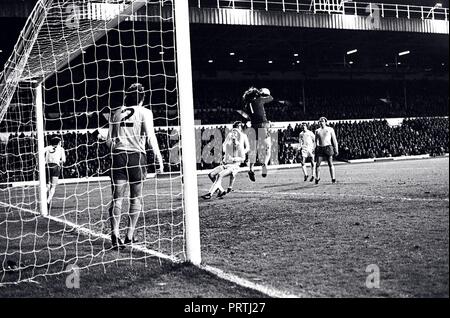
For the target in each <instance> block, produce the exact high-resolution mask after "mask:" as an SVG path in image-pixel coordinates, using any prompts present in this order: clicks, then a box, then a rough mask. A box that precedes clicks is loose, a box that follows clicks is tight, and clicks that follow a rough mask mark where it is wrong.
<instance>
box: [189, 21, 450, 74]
mask: <svg viewBox="0 0 450 318" xmlns="http://www.w3.org/2000/svg"><path fill="white" fill-rule="evenodd" d="M191 36H192V58H193V68H194V70H195V69H197V70H206V71H207V70H244V71H260V72H261V71H270V70H279V71H285V70H299V71H302V70H303V71H308V70H309V71H315V70H318V69H320V68H327V69H330V68H331V69H333V68H335V69H339V68H341V69H342V68H343V65H344V59H345V62H346V63H348V62H350V61H351V62H353V67H354V68H355V69H357V68H359V69H365V70H374V69H380V68H384V67H386V64H388V66H395V60H396V59H397V62H400V63H402V62H403V63H402V64H401V65H402V67H408V68H409V69H415V70H417V71H425V70H430V69H431V70H433V71H437V72H441V71H444V72H448V65H447V64H448V54H449V41H448V35H431V34H417V33H399V32H374V31H367V32H364V31H345V30H328V29H314V30H312V29H298V28H279V27H254V26H251V27H245V26H224V25H221V26H217V25H216V26H211V25H208V26H206V25H192V26H191ZM354 49H357V50H358V51H357V52H356V53H354V54H351V55H348V56H347V52H348V51H351V50H354ZM403 51H410V54H408V55H406V56H398V53H400V52H403ZM230 53H233V54H232V55H230ZM208 61H213V62H212V63H211V62H208ZM269 61H272V63H269ZM298 61H299V62H298ZM442 63H444V65H442Z"/></svg>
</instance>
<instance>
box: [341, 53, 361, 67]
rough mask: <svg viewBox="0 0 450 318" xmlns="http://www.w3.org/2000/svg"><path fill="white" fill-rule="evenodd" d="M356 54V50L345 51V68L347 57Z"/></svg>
mask: <svg viewBox="0 0 450 318" xmlns="http://www.w3.org/2000/svg"><path fill="white" fill-rule="evenodd" d="M357 52H358V49H353V50H350V51H347V53H346V54H345V55H344V67H347V55H352V54H355V53H357ZM349 64H350V65H351V64H353V62H352V63H349Z"/></svg>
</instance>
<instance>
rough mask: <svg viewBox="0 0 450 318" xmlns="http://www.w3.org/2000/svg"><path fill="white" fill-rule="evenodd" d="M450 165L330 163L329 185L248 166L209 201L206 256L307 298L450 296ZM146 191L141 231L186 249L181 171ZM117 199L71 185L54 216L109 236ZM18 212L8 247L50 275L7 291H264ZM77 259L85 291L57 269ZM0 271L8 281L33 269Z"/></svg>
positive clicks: (152, 244) (1, 247)
mask: <svg viewBox="0 0 450 318" xmlns="http://www.w3.org/2000/svg"><path fill="white" fill-rule="evenodd" d="M448 166H449V159H448V158H436V159H426V160H414V161H389V162H378V163H365V164H340V165H337V166H336V172H337V178H338V183H337V184H331V182H330V179H329V174H328V169H327V167H326V166H323V167H322V170H321V171H322V180H321V182H320V184H319V185H315V184H313V183H310V182H304V181H303V175H302V172H301V170H300V169H283V170H277V171H269V175H268V177H267V178H262V177H261V176H260V175H258V174H257V182H256V183H252V182H251V181H249V180H248V178H247V175H246V173H240V174H239V175H238V178H237V181H236V185H235V191H234V192H232V193H231V194H229V195H227V196H225V197H224V198H223V199H217V198H215V197H214V198H213V199H211V200H209V201H203V200H202V199H199V200H200V230H201V245H202V259H203V262H204V264H206V265H210V266H213V267H215V268H219V269H221V270H222V271H224V272H226V273H230V274H233V275H235V276H237V277H240V278H242V279H243V280H246V281H250V282H254V283H255V284H258V285H261V286H267V287H270V288H273V289H275V290H278V291H281V292H283V293H287V294H291V295H296V296H299V297H448V295H449V291H448V288H449V287H448V274H449V267H448V248H449V216H448V212H449V199H448V196H449V183H448V182H449V181H448V177H449V167H448ZM308 170H309V169H308ZM198 182H199V191H200V192H201V193H199V194H202V193H203V192H206V190H207V189H208V188H209V186H210V181H209V179H208V178H207V176H199V177H198ZM226 183H227V180H225V184H224V186H225V187H226V186H227V184H226ZM146 189H147V191H145V193H146V195H145V198H144V201H145V203H144V205H145V207H146V208H145V211H146V212H145V213H144V217H141V218H140V221H139V228H138V229H137V232H138V237H139V238H140V240H141V241H145V244H146V246H147V247H148V248H151V249H154V250H157V251H160V252H163V253H169V254H174V255H176V256H180V255H182V254H183V253H184V250H183V243H184V239H183V226H182V225H183V219H182V212H181V210H182V195H183V194H182V191H181V178H173V179H166V180H158V179H149V180H148V181H147V184H146ZM156 189H157V192H158V194H159V196H155V193H156ZM33 191H35V189H30V188H29V189H27V190H23V189H17V193H14V191H11V192H10V193H11V194H12V195H13V197H1V198H0V201H3V202H9V203H10V204H11V205H15V204H16V203H17V202H24V201H26V198H27V197H30V198H32V197H33V195H32V192H33ZM30 192H31V194H30ZM0 193H1V192H0ZM1 195H2V196H5V193H2V194H1ZM24 198H25V200H24ZM5 200H6V201H5ZM109 200H110V188H109V184H108V183H107V182H98V183H89V185H87V183H79V184H75V185H74V184H67V185H63V184H61V185H59V187H58V188H57V193H56V194H55V202H54V205H53V207H52V211H51V214H52V215H54V216H58V217H59V218H62V219H66V220H68V221H70V222H73V223H76V224H79V225H80V224H83V226H84V227H88V228H89V229H90V230H92V231H93V232H95V233H103V234H107V233H108V231H109V223H108V222H107V216H108V211H107V208H108V206H107V203H108V202H109ZM32 206H33V202H31V200H30V202H29V208H30V209H32ZM19 211H20V210H18V209H15V208H12V209H11V208H9V209H7V208H4V207H0V251H1V252H2V253H4V252H5V251H8V252H9V253H12V254H11V255H8V257H9V258H15V261H16V262H20V263H24V264H25V265H26V266H27V265H28V264H30V266H29V268H28V272H30V271H33V274H34V275H36V274H38V273H41V272H42V274H43V275H44V274H47V276H42V277H37V278H36V280H35V282H37V283H38V284H33V283H24V284H19V285H6V286H5V287H1V288H0V295H2V296H4V297H8V296H18V297H23V296H48V295H56V296H61V297H65V296H67V297H78V296H86V297H113V296H122V297H265V295H264V294H261V293H258V292H256V291H253V290H251V289H247V288H242V287H240V286H237V285H235V284H232V283H229V282H227V281H224V280H222V279H219V278H217V277H214V276H213V275H211V274H209V273H206V272H203V271H201V270H199V269H197V268H195V267H192V266H187V265H177V264H175V265H173V264H170V263H168V262H166V261H164V260H160V259H158V258H157V257H154V256H149V255H147V254H145V253H142V252H136V251H132V250H128V249H127V250H125V251H123V252H120V253H118V252H115V251H111V250H110V249H109V247H110V243H109V242H108V241H107V240H105V239H104V238H101V237H100V238H99V237H94V236H90V235H86V234H80V233H78V232H76V231H73V230H72V229H71V228H70V227H67V226H64V225H62V224H59V223H56V222H54V221H51V220H46V219H42V218H36V217H35V216H34V215H32V214H31V213H29V212H26V211H20V212H19ZM156 211H158V212H159V213H156ZM5 220H8V222H4V221H5ZM21 233H22V235H21ZM27 233H37V236H36V235H26V234H27ZM23 234H25V235H23ZM6 237H8V238H13V239H10V240H8V241H6V240H5V239H4V238H6ZM14 251H16V252H15V253H14ZM20 251H22V253H21V252H20ZM131 254H133V255H132V256H133V257H131ZM2 255H3V254H2ZM2 257H3V256H2ZM18 257H19V259H18ZM63 259H64V261H63ZM75 260H76V261H77V264H79V266H80V267H81V268H83V267H84V266H85V267H86V268H89V269H86V270H82V271H81V274H80V275H81V284H82V287H83V288H80V289H79V290H68V289H67V288H65V285H64V281H65V279H66V276H67V274H66V273H63V274H58V273H60V272H61V271H62V270H63V269H64V267H65V266H66V265H67V264H69V263H73V262H74V261H75ZM0 262H5V257H3V259H1V258H0ZM33 264H34V265H36V264H38V265H39V264H45V265H43V266H41V267H39V266H34V267H33V266H31V265H33ZM48 264H51V265H48ZM91 265H98V266H91ZM374 267H375V268H377V269H379V279H380V280H379V285H378V286H376V287H378V288H368V287H367V285H366V280H367V278H368V276H369V275H370V274H371V273H372V272H367V271H366V270H367V269H368V268H372V269H373V268H374ZM51 273H55V275H54V276H52V275H50V276H48V274H51ZM0 274H1V275H2V276H3V280H4V281H8V280H11V281H13V280H14V279H16V278H17V275H23V277H26V275H29V273H27V271H23V273H16V272H12V273H0ZM43 277H47V278H43ZM83 282H86V283H83ZM87 282H89V284H88V283H87ZM25 286H26V287H25Z"/></svg>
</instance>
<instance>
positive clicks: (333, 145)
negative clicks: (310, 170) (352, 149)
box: [316, 117, 339, 184]
mask: <svg viewBox="0 0 450 318" xmlns="http://www.w3.org/2000/svg"><path fill="white" fill-rule="evenodd" d="M327 124H328V120H327V119H326V118H325V117H321V118H320V119H319V125H320V128H319V129H317V130H316V160H317V165H316V184H318V183H319V181H320V164H321V163H322V160H323V159H325V160H327V162H328V167H329V168H330V175H331V182H332V183H336V172H335V169H334V164H333V157H334V156H338V155H339V146H338V141H337V138H336V133H335V131H334V129H333V128H332V127H329V126H328V125H327Z"/></svg>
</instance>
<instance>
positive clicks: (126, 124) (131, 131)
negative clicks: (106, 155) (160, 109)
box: [108, 106, 154, 153]
mask: <svg viewBox="0 0 450 318" xmlns="http://www.w3.org/2000/svg"><path fill="white" fill-rule="evenodd" d="M153 133H154V131H153V113H152V111H151V110H149V109H146V108H144V107H142V106H132V107H126V106H122V107H121V108H120V109H119V110H117V111H116V112H115V113H114V115H113V116H112V119H111V122H110V125H109V132H108V139H110V140H112V141H113V146H112V147H113V150H124V151H130V152H142V153H146V151H145V144H146V139H147V138H146V137H148V136H149V134H153Z"/></svg>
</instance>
